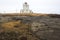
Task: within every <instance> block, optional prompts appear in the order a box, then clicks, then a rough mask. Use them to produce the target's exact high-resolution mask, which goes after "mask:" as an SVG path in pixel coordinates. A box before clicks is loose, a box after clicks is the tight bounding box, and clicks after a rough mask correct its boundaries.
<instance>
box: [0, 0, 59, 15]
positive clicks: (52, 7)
mask: <svg viewBox="0 0 60 40" xmlns="http://www.w3.org/2000/svg"><path fill="white" fill-rule="evenodd" d="M24 2H27V3H28V4H29V7H30V9H31V10H32V11H33V12H36V13H58V14H59V13H60V0H0V13H4V12H20V10H21V9H22V5H23V3H24Z"/></svg>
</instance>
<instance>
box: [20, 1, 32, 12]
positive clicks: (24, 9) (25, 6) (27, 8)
mask: <svg viewBox="0 0 60 40" xmlns="http://www.w3.org/2000/svg"><path fill="white" fill-rule="evenodd" d="M20 13H32V11H31V10H30V9H29V5H28V4H27V2H25V3H24V4H23V9H21V10H20Z"/></svg>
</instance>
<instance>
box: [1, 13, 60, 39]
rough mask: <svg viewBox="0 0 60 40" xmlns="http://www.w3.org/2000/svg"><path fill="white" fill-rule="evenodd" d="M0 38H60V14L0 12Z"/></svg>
mask: <svg viewBox="0 0 60 40" xmlns="http://www.w3.org/2000/svg"><path fill="white" fill-rule="evenodd" d="M0 40H60V15H57V14H19V15H18V14H4V15H3V14H1V15H0Z"/></svg>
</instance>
